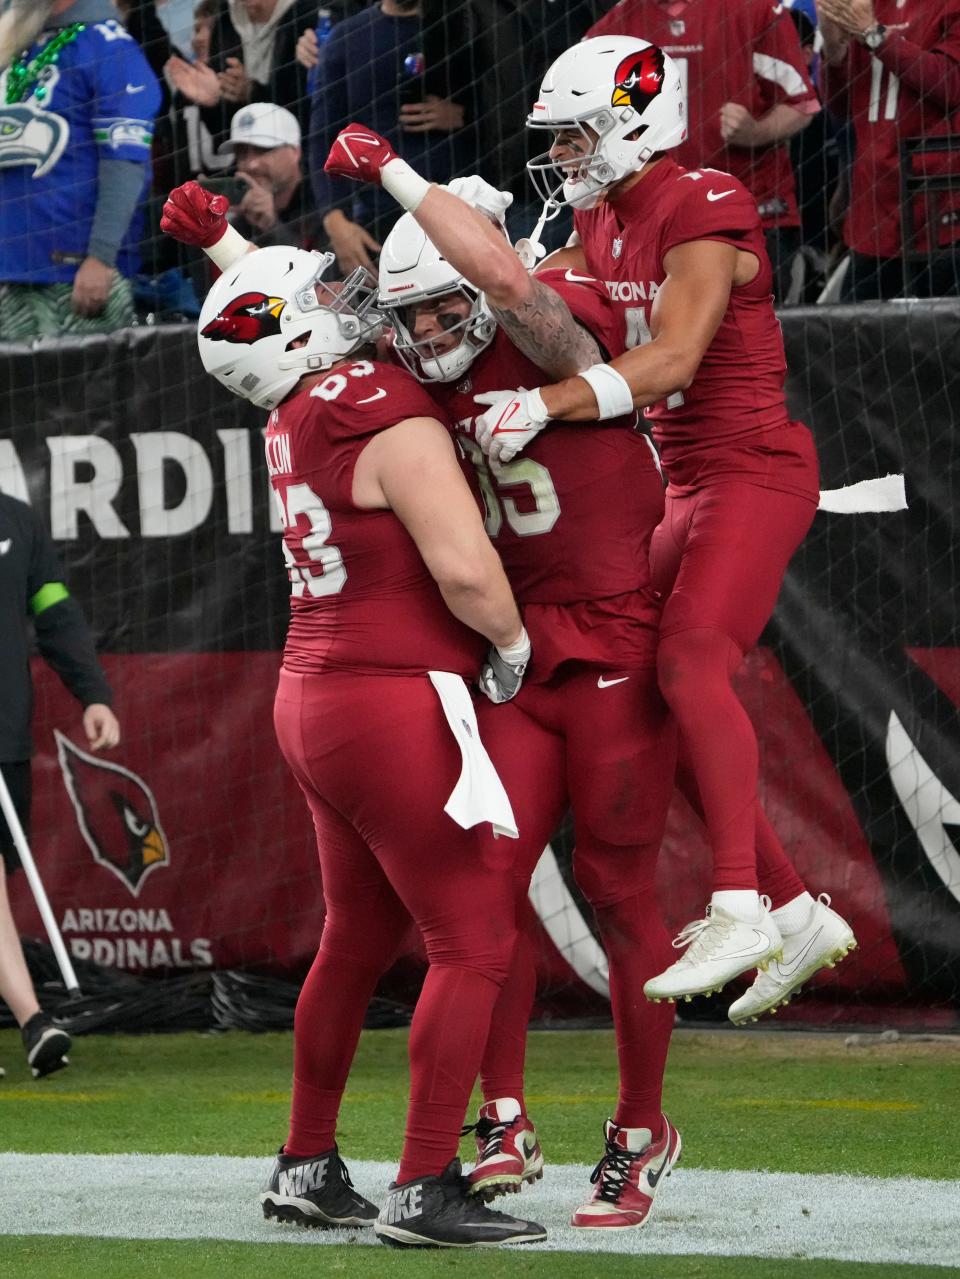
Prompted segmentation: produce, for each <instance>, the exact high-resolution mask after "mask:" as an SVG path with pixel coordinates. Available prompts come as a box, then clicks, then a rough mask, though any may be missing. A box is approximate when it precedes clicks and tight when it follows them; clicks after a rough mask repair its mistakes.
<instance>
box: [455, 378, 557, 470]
mask: <svg viewBox="0 0 960 1279" xmlns="http://www.w3.org/2000/svg"><path fill="white" fill-rule="evenodd" d="M473 398H474V400H475V401H476V402H477V404H489V405H490V407H489V408H488V409H487V410H486V411H485V412H484V413H481V414H480V415H479V417H478V418H477V420H476V428H477V443H478V444H479V445H480V447H481V448H482V449H483V451H484V453H486V455H487V457H488V458H489V459H490V461H491V462H509V461H510V460H511V459H512V458H515V457H516V456H517V454H518V453H519V452H520V450H521V449H523V448H526V446H527V445H528V444H529V443H530V441H531V440H532V439H533V437H534V436H535V435H537V434H538V432H540V431H542V430H543V428H544V427H545V426H546V425H547V423H548V422H549V421H550V417H549V415H548V413H547V406H546V405H545V404H544V402H543V396H542V395H541V394H540V392H539V391H524V390H522V389H521V390H519V391H485V392H484V393H483V394H482V395H475V396H474V397H473Z"/></svg>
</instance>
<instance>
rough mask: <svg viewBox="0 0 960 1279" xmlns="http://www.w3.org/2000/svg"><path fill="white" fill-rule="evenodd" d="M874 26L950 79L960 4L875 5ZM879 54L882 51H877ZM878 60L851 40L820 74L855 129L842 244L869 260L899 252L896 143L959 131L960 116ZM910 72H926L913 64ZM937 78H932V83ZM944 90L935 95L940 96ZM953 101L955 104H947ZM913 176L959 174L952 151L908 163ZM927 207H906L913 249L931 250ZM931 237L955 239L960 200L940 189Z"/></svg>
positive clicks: (889, 0) (921, 0)
mask: <svg viewBox="0 0 960 1279" xmlns="http://www.w3.org/2000/svg"><path fill="white" fill-rule="evenodd" d="M874 12H875V14H876V17H877V21H878V22H881V23H883V25H884V26H886V28H887V30H888V31H889V32H891V33H892V34H893V35H894V37H897V36H900V37H902V38H903V39H904V40H906V41H909V42H910V43H911V44H914V45H917V46H919V48H920V49H922V50H923V51H924V52H925V53H928V52H935V53H937V54H940V55H942V58H941V61H942V65H944V67H945V68H946V69H951V70H952V71H953V73H954V75H956V74H957V72H956V64H958V63H960V0H875V3H874ZM881 53H883V51H882V50H881ZM890 60H891V58H890V54H889V53H884V54H883V57H882V58H881V57H877V56H876V55H875V54H871V52H870V50H869V49H867V48H865V47H864V46H863V45H861V44H859V43H858V42H857V41H851V42H850V46H849V52H848V54H847V58H846V60H845V61H843V62H842V63H840V65H839V66H837V67H831V68H828V69H827V71H826V75H825V85H826V89H827V96H828V102H829V104H830V107H831V109H833V110H835V111H836V113H837V114H838V115H839V116H840V117H841V118H842V117H844V116H849V118H850V119H851V120H852V121H853V122H854V127H855V129H856V150H855V153H854V160H853V166H852V170H853V171H852V174H851V190H850V203H849V206H848V209H847V217H846V222H845V224H844V230H843V238H844V240H845V241H846V243H847V244H848V245H849V246H850V248H851V249H854V250H855V251H856V252H857V253H864V254H867V255H869V256H871V257H878V258H892V257H897V256H898V255H899V254H900V252H901V250H902V239H901V212H900V209H901V206H900V143H901V140H902V139H904V138H919V137H923V138H935V137H942V136H944V135H946V134H951V133H952V134H956V133H960V110H956V109H955V110H954V111H953V112H952V113H949V112H948V111H947V110H946V108H945V107H944V105H943V99H942V98H940V99H939V100H938V98H937V97H936V96H935V94H933V93H928V94H926V95H921V94H920V93H918V92H917V90H916V89H915V88H912V87H911V86H910V84H908V83H907V82H906V80H903V79H901V77H900V76H898V75H896V74H894V72H893V71H892V70H891V69H890V67H889V66H888V65H887V64H888V62H889V61H890ZM910 61H911V62H913V63H914V67H915V74H917V75H925V76H927V77H928V78H929V73H928V72H926V71H923V70H921V68H919V67H918V66H917V65H916V61H915V60H914V58H911V59H910ZM937 78H938V79H939V77H937ZM942 91H943V90H942V89H941V92H942ZM955 102H956V99H954V103H955ZM913 165H914V170H915V171H916V172H924V173H928V174H930V175H936V174H942V173H947V172H952V173H954V174H956V173H957V172H958V171H960V158H958V157H957V155H956V153H955V152H954V153H953V154H952V155H951V153H950V152H941V153H940V154H930V155H927V156H925V157H923V158H917V159H915V160H914V161H913ZM928 212H932V210H928V209H927V205H926V201H925V200H924V198H923V197H922V196H918V197H917V198H916V199H915V200H914V204H913V218H914V226H915V229H916V232H917V233H918V234H917V239H916V247H917V249H918V251H926V250H927V249H928V248H929V247H930V235H929V233H928V228H927V218H928ZM936 213H937V221H936V223H935V226H936V238H937V241H938V243H939V244H940V246H942V247H946V246H948V245H950V244H952V243H954V242H955V241H957V240H960V195H958V194H957V192H956V191H953V192H951V191H941V192H939V194H938V200H937V209H936Z"/></svg>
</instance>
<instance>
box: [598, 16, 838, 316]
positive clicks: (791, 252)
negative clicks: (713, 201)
mask: <svg viewBox="0 0 960 1279" xmlns="http://www.w3.org/2000/svg"><path fill="white" fill-rule="evenodd" d="M587 35H588V36H611V35H626V36H639V37H642V38H643V39H644V40H648V41H650V42H651V43H652V44H655V45H658V46H659V47H660V48H661V49H662V50H663V51H664V53H666V54H668V55H669V56H670V57H671V58H672V59H673V61H674V63H675V64H676V66H677V67H678V68H679V71H680V75H681V77H682V80H683V86H684V89H685V97H686V105H687V136H686V138H685V139H684V141H683V142H681V143H680V144H679V145H678V146H677V149H676V152H675V155H674V158H675V159H676V161H677V163H678V164H682V165H683V166H684V168H686V169H699V168H703V167H704V166H709V167H710V168H714V169H722V170H723V171H724V172H725V173H732V174H733V175H734V177H737V178H739V179H740V181H741V182H742V183H743V185H744V186H745V187H746V188H747V190H748V191H749V192H750V194H751V195H752V196H753V198H754V201H755V202H756V205H757V212H758V213H759V215H760V223H761V226H762V227H763V230H764V240H765V243H766V248H767V252H768V254H769V256H770V263H771V265H772V267H773V273H774V274H773V278H774V284H775V289H774V292H775V293H776V295H777V297H779V298H784V297H785V296H786V294H787V292H788V290H789V287H790V267H791V264H792V261H793V258H794V256H795V254H796V252H797V250H798V249H799V248H800V212H799V209H798V208H797V192H796V182H795V180H794V175H793V165H792V163H791V160H790V150H789V147H788V146H787V140H788V139H789V138H791V137H793V136H794V134H796V133H799V132H800V130H801V129H805V128H806V127H807V125H808V124H810V122H811V120H812V119H813V117H814V116H815V115H816V114H817V112H818V111H819V110H820V103H819V101H818V99H817V93H816V90H815V89H814V87H813V84H812V83H811V80H810V76H809V74H808V72H807V66H806V61H805V59H804V56H803V50H802V48H801V46H800V39H799V37H798V35H797V29H796V27H795V26H794V24H793V19H792V17H791V15H790V13H789V12H788V10H787V6H786V5H783V4H780V3H774V0H737V3H736V4H724V5H723V6H722V9H721V10H720V12H719V13H718V8H717V5H716V3H714V0H624V3H623V4H618V5H615V6H614V7H613V8H612V9H611V10H610V11H609V13H605V14H604V15H603V17H602V18H601V19H600V20H599V22H596V23H594V25H593V26H592V27H591V28H590V30H589V31H588V32H587Z"/></svg>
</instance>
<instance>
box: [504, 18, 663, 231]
mask: <svg viewBox="0 0 960 1279" xmlns="http://www.w3.org/2000/svg"><path fill="white" fill-rule="evenodd" d="M527 126H528V128H531V129H549V130H550V131H551V132H552V133H553V134H554V135H556V134H558V133H560V132H561V131H563V132H568V133H574V134H579V135H580V137H581V138H582V139H583V150H582V151H580V152H579V154H577V155H574V156H572V157H570V158H568V159H565V160H563V161H562V163H557V161H556V160H555V159H553V158H552V157H551V155H550V152H549V151H546V152H544V153H543V154H541V155H538V156H535V157H534V158H533V159H532V160H531V161H530V162H529V163H528V164H527V169H528V170H529V172H530V176H531V178H532V179H533V184H534V186H535V187H536V188H537V191H538V193H539V194H540V195H541V196H542V198H543V199H544V200H547V201H552V202H554V203H559V202H561V201H563V202H566V203H567V204H569V205H572V206H573V208H575V209H591V208H593V206H594V205H595V204H597V202H598V201H599V199H600V197H601V195H602V194H603V192H604V191H605V190H606V188H607V187H609V186H610V185H611V184H612V183H614V182H619V181H620V180H621V178H625V177H626V176H627V175H628V174H629V173H635V172H636V171H637V169H639V168H640V167H641V166H642V165H644V164H646V162H647V160H649V159H650V157H651V156H652V155H653V154H654V153H655V152H657V151H666V150H668V148H670V147H675V146H678V145H679V144H680V143H681V142H683V140H684V139H685V138H686V136H687V128H686V100H685V97H684V92H683V84H682V81H681V79H680V68H679V66H678V65H677V63H676V62H674V60H673V59H672V58H670V57H668V56H667V55H666V54H665V53H664V52H663V50H662V49H660V48H658V47H657V45H655V44H648V43H647V41H646V40H638V39H636V38H635V37H633V36H592V37H591V38H590V39H589V40H583V41H581V43H580V44H575V45H574V46H573V48H572V49H567V51H566V52H565V53H561V55H560V57H559V58H557V60H556V62H554V63H553V65H552V66H551V67H550V68H549V70H548V71H547V74H546V75H545V76H544V78H543V83H542V84H541V86H540V95H539V97H538V98H537V101H536V102H535V103H534V104H533V110H532V111H531V112H530V114H529V115H528V116H527ZM588 129H590V130H592V131H593V132H592V133H590V132H588V131H587V130H588ZM634 133H635V134H637V136H636V137H635V138H634V137H631V134H634ZM594 134H596V137H594V136H593V135H594Z"/></svg>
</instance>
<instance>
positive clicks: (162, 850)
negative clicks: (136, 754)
mask: <svg viewBox="0 0 960 1279" xmlns="http://www.w3.org/2000/svg"><path fill="white" fill-rule="evenodd" d="M53 735H54V737H55V738H56V742H57V756H58V758H59V760H60V770H61V772H62V773H63V784H64V786H66V788H67V794H68V795H69V796H70V799H71V800H72V802H73V807H74V810H75V812H76V814H77V824H78V825H79V827H80V832H81V834H82V835H83V838H84V839H85V840H86V842H87V846H88V848H89V849H90V851H91V852H92V853H93V860H94V861H95V862H97V863H98V864H99V865H100V866H105V867H106V868H107V869H108V870H112V871H113V873H114V874H115V875H116V876H117V877H118V878H119V879H122V880H123V882H124V883H125V884H126V886H127V888H129V890H130V892H131V893H132V894H133V896H134V897H137V896H139V893H140V887H141V885H142V884H143V881H144V880H145V879H146V877H147V876H148V875H149V874H150V872H151V871H152V870H156V869H157V867H158V866H166V865H167V864H168V863H169V861H170V853H169V849H168V847H167V839H166V836H165V835H164V833H163V830H162V828H161V826H160V816H159V813H158V812H157V802H156V800H155V799H154V797H153V793H152V791H151V790H150V788H149V786H147V784H146V782H145V781H144V780H143V779H142V778H140V777H138V776H137V775H136V773H131V772H130V770H129V769H127V768H123V767H122V766H121V765H120V764H108V763H107V762H106V761H105V760H101V759H96V758H95V757H94V756H93V755H88V754H87V753H86V751H82V750H80V748H79V747H77V746H74V744H73V742H71V741H70V739H69V738H68V737H64V735H63V733H61V732H59V731H58V730H57V729H54V730H53Z"/></svg>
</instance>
